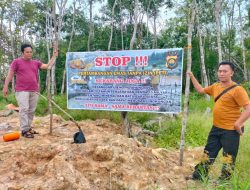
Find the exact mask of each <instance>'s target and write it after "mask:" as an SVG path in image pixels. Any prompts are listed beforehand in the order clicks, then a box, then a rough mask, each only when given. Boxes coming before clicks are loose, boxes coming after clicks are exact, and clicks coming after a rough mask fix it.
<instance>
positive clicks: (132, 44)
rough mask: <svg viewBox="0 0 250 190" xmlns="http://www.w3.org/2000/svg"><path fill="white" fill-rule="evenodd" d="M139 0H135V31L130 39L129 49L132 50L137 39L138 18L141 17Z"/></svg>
mask: <svg viewBox="0 0 250 190" xmlns="http://www.w3.org/2000/svg"><path fill="white" fill-rule="evenodd" d="M138 6H139V1H138V0H135V8H134V31H133V35H132V38H131V40H130V45H129V49H130V50H132V49H133V47H134V44H135V40H136V32H137V26H138V18H139V11H138V10H139V7H138Z"/></svg>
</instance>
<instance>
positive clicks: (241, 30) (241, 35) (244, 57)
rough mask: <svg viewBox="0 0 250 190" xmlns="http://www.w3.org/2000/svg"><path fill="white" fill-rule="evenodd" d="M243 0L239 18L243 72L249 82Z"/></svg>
mask: <svg viewBox="0 0 250 190" xmlns="http://www.w3.org/2000/svg"><path fill="white" fill-rule="evenodd" d="M241 3H242V0H240V1H239V2H238V7H239V18H240V43H241V49H242V59H243V70H244V80H245V81H248V75H247V72H248V71H247V66H246V48H245V45H244V38H245V35H244V31H243V23H242V15H241V7H240V5H241Z"/></svg>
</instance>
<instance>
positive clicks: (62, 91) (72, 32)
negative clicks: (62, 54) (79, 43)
mask: <svg viewBox="0 0 250 190" xmlns="http://www.w3.org/2000/svg"><path fill="white" fill-rule="evenodd" d="M75 6H76V2H75V1H74V2H73V21H72V30H71V34H70V40H69V46H68V52H70V50H71V44H72V39H73V36H74V33H75V12H76V7H75ZM66 67H67V65H66V64H65V68H64V71H63V81H62V88H61V94H63V93H64V88H65V80H66Z"/></svg>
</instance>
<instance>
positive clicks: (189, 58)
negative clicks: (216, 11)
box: [179, 0, 196, 166]
mask: <svg viewBox="0 0 250 190" xmlns="http://www.w3.org/2000/svg"><path fill="white" fill-rule="evenodd" d="M195 8H196V0H193V2H192V6H191V7H190V12H191V17H190V18H189V21H188V47H187V71H191V65H192V55H191V53H192V31H193V26H194V18H195V14H196V9H195ZM189 93H190V77H189V75H187V77H186V87H185V98H184V110H183V117H182V129H181V143H180V160H179V161H180V165H181V166H182V162H183V156H184V146H185V133H186V126H187V117H188V101H189Z"/></svg>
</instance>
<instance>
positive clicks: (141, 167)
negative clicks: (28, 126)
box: [0, 113, 202, 190]
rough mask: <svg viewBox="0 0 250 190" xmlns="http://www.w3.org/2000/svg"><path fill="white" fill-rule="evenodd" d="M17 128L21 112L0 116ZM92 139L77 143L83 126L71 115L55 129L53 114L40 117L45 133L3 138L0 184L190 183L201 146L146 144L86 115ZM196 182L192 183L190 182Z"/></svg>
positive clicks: (118, 187) (51, 188) (78, 189)
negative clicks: (181, 156)
mask: <svg viewBox="0 0 250 190" xmlns="http://www.w3.org/2000/svg"><path fill="white" fill-rule="evenodd" d="M1 123H8V124H9V125H10V126H11V127H12V128H11V129H9V130H12V131H18V130H19V121H18V115H17V113H15V114H12V115H10V116H8V117H0V124H1ZM79 124H80V126H81V128H82V129H83V131H84V133H85V135H86V140H87V143H85V144H72V141H73V134H74V133H75V132H77V131H78V129H77V127H76V126H75V125H74V124H73V123H71V122H70V121H64V120H63V119H62V118H61V117H59V116H56V115H54V119H53V134H52V135H50V134H49V116H47V117H36V118H35V119H34V122H33V127H34V129H35V130H36V131H38V132H39V133H40V134H38V135H36V136H35V138H34V139H27V138H20V139H18V140H15V141H10V142H3V141H2V135H3V134H4V133H6V132H7V129H1V130H0V133H1V137H0V138H1V142H0V189H1V190H7V189H8V190H18V189H25V190H26V189H27V190H38V189H39V190H62V189H65V190H74V189H75V190H111V189H113V190H125V189H128V190H141V189H142V190H144V189H145V190H154V189H157V190H159V189H161V190H165V189H188V186H190V183H194V182H190V181H186V180H185V176H187V175H189V174H190V173H191V172H192V168H193V167H194V165H195V164H196V163H197V158H198V157H199V156H200V154H201V153H202V149H201V148H197V149H192V150H191V149H188V150H186V151H185V160H184V163H183V166H179V164H178V162H179V151H178V150H167V149H162V148H150V147H145V146H143V144H142V143H140V142H139V141H137V140H135V139H132V138H127V137H126V136H124V135H122V134H121V126H119V125H116V124H114V123H111V122H110V121H108V120H97V121H90V120H87V121H81V122H79ZM191 185H192V184H191Z"/></svg>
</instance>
